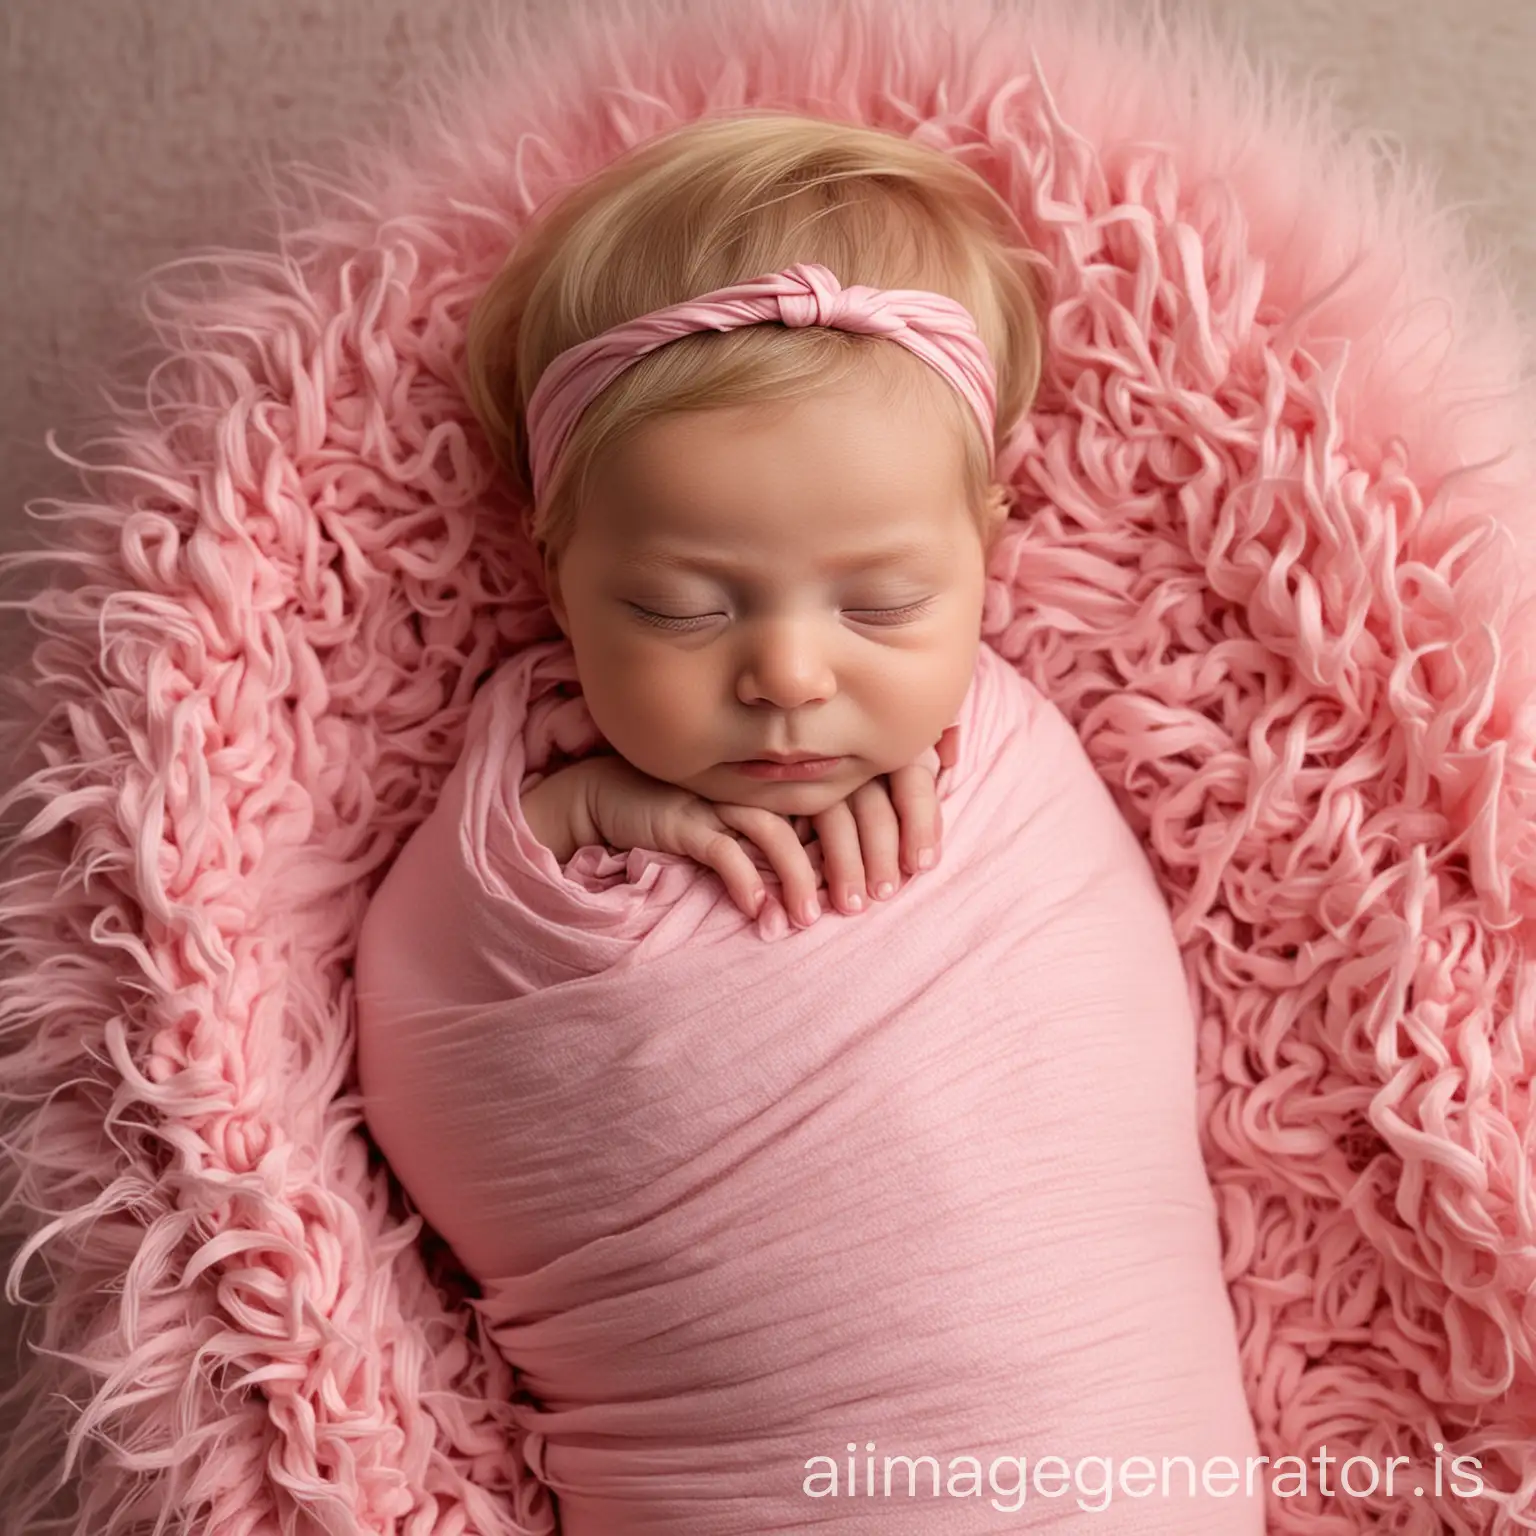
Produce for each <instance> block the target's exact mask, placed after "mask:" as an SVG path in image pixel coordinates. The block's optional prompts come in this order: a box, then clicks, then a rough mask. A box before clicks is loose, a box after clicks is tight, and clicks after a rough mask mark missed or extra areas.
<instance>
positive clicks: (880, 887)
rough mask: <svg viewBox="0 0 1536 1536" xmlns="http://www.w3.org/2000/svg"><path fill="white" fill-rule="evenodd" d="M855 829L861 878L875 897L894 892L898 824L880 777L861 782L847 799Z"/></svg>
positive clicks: (897, 882)
mask: <svg viewBox="0 0 1536 1536" xmlns="http://www.w3.org/2000/svg"><path fill="white" fill-rule="evenodd" d="M846 803H847V804H848V805H850V806H852V808H853V817H854V820H855V821H856V822H857V823H858V829H859V852H860V856H861V857H862V858H863V860H864V882H865V884H866V886H867V887H868V888H869V890H870V892H871V893H872V894H873V895H874V897H875V899H876V900H877V901H885V900H886V899H887V898H888V897H890V896H894V895H895V894H896V887H897V886H898V885H900V884H901V862H900V854H901V825H900V823H899V822H898V820H897V818H896V807H895V806H893V805H892V804H891V796H890V791H889V790H888V789H887V788H886V784H885V780H884V779H871V780H870V781H869V782H868V783H867V784H863V785H861V786H860V787H859V788H858V789H856V790H855V791H854V792H853V794H852V795H850V796H849V798H848V800H847V802H846Z"/></svg>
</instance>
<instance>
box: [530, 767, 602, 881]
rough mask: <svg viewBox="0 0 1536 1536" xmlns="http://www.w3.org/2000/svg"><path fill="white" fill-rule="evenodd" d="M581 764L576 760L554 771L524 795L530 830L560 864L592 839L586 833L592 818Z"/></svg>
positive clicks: (565, 861)
mask: <svg viewBox="0 0 1536 1536" xmlns="http://www.w3.org/2000/svg"><path fill="white" fill-rule="evenodd" d="M580 766H581V765H580V764H579V763H573V764H571V766H570V767H569V768H562V769H561V770H560V771H559V772H558V773H552V774H550V775H549V776H548V777H547V778H544V779H541V780H540V781H539V782H538V783H537V784H535V785H534V786H533V788H532V789H530V790H527V791H526V792H525V793H524V794H523V797H522V811H523V820H524V821H526V822H527V823H528V830H529V831H530V832H532V833H533V835H534V838H535V840H536V841H537V842H539V843H540V844H541V845H542V846H543V847H545V848H547V849H549V851H550V852H551V853H552V854H553V855H554V856H555V862H556V863H557V864H565V863H567V862H568V861H569V860H570V858H571V856H572V855H573V854H574V853H575V852H576V850H577V849H578V848H581V847H583V846H585V844H586V843H588V842H590V841H591V840H592V839H591V837H590V835H588V836H583V822H584V821H585V822H586V823H588V824H590V820H591V818H590V816H588V815H587V814H586V796H585V792H584V790H583V787H582V785H581V783H580V782H579V775H577V773H576V769H578V768H579V767H580Z"/></svg>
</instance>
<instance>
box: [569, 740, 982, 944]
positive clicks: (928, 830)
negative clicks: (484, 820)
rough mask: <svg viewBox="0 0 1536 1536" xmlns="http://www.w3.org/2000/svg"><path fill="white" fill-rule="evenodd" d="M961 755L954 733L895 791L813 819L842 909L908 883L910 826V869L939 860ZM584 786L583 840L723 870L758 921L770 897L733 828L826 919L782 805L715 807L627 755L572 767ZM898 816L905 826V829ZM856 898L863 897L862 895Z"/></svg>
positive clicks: (580, 791)
mask: <svg viewBox="0 0 1536 1536" xmlns="http://www.w3.org/2000/svg"><path fill="white" fill-rule="evenodd" d="M953 761H954V729H953V727H951V729H950V730H948V731H946V732H945V733H944V735H943V736H942V737H941V738H940V740H939V743H938V748H937V756H936V757H935V754H934V753H933V752H931V751H930V752H927V753H924V754H923V757H922V758H919V759H918V761H917V762H916V763H912V764H909V765H908V766H906V767H905V768H899V769H897V770H895V772H893V773H891V774H889V775H887V777H888V778H889V780H890V786H891V787H890V789H889V790H887V789H886V787H885V785H884V784H883V783H882V781H881V780H879V779H872V780H871V781H870V782H869V783H868V784H865V785H863V786H862V787H861V788H859V789H858V790H856V791H855V792H854V793H853V794H852V795H851V796H849V797H848V799H847V800H844V801H841V802H839V803H838V804H837V805H834V806H831V807H829V808H828V809H827V810H825V811H822V812H821V813H820V814H818V815H817V816H815V817H813V818H811V824H812V826H813V827H814V829H815V831H816V834H817V836H818V837H819V838H820V839H821V842H822V853H823V868H822V873H823V876H824V877H825V879H826V882H827V886H828V889H829V890H831V891H832V892H833V893H834V900H838V899H839V897H840V904H841V906H842V909H843V910H844V911H847V912H856V911H859V910H860V909H861V908H862V906H863V902H864V898H865V897H866V896H867V894H868V890H867V882H868V883H872V884H873V885H874V887H875V890H876V893H877V895H879V896H881V897H883V896H884V895H889V894H890V891H882V890H881V889H880V888H881V886H882V885H885V884H889V886H890V890H891V891H894V889H895V887H896V884H897V882H898V881H899V880H900V878H901V876H900V871H899V869H898V868H897V845H898V841H900V833H902V832H905V834H906V838H905V849H904V851H905V855H906V858H905V863H906V867H907V870H908V872H909V873H913V874H915V873H916V872H917V871H918V869H919V868H920V867H921V866H920V864H919V852H920V850H921V849H923V848H931V849H932V850H933V852H934V857H935V860H937V857H938V844H939V832H940V826H939V810H938V797H937V794H936V793H935V789H934V781H935V779H936V777H937V774H938V772H939V771H940V770H941V769H943V768H946V767H948V766H950V765H951V764H952V763H953ZM567 775H569V776H570V778H571V780H572V783H573V788H574V789H575V790H576V793H575V796H574V799H575V804H574V807H573V829H574V830H573V836H574V839H575V846H576V847H581V846H582V845H583V844H586V843H591V842H597V841H599V840H600V841H603V842H606V843H608V844H609V845H610V846H611V847H614V848H621V849H622V848H655V849H656V850H657V851H658V852H661V853H676V854H680V855H682V856H683V857H685V858H691V859H693V860H694V861H695V862H697V863H700V864H703V865H706V866H707V867H708V868H710V869H713V870H714V871H715V872H716V873H717V874H718V875H719V876H720V878H721V880H722V881H723V882H724V883H725V887H726V890H727V891H728V892H729V893H730V895H731V899H732V900H733V901H734V902H735V903H736V904H737V906H739V907H740V908H741V909H742V911H743V912H745V913H746V914H747V915H748V916H749V917H750V916H754V915H755V914H756V913H757V912H758V910H759V909H760V907H761V906H762V902H763V898H764V896H765V894H766V892H765V890H764V887H763V881H762V877H761V875H760V874H759V873H758V870H757V866H756V865H755V864H754V863H753V862H752V860H751V858H750V857H749V856H748V854H747V851H746V849H745V848H744V847H743V846H742V845H741V843H740V842H739V841H738V840H737V837H736V836H734V835H733V834H740V835H741V836H743V837H747V838H750V839H751V841H752V842H754V843H755V844H756V845H757V846H758V847H759V848H761V849H762V851H763V853H764V855H765V856H766V857H767V859H768V861H769V863H770V864H772V866H773V868H774V872H775V873H776V874H777V875H778V877H779V880H780V882H781V884H782V886H783V901H784V907H785V910H786V911H787V912H788V913H789V914H790V916H791V917H792V918H793V919H794V920H795V921H797V922H799V923H801V924H802V926H808V925H809V924H810V923H812V922H814V921H815V920H816V918H817V917H818V916H820V910H821V909H820V903H819V902H818V901H817V897H816V891H817V888H818V880H817V875H816V870H815V867H814V866H813V865H812V863H811V859H810V855H809V854H808V853H807V852H806V850H805V848H804V846H803V845H802V844H801V842H800V838H799V836H798V835H797V833H796V832H795V829H794V826H793V825H792V824H791V822H790V821H789V820H788V819H786V818H785V817H783V816H781V815H780V814H779V813H778V812H777V811H770V810H766V809H764V808H763V807H761V806H745V805H733V804H723V803H715V802H712V801H709V800H705V799H703V798H702V797H701V796H698V795H695V794H694V793H693V792H692V791H691V790H686V789H680V788H678V787H677V786H676V785H675V784H667V783H665V782H663V781H662V780H660V779H653V778H651V777H650V775H649V774H645V773H642V772H640V770H639V769H638V768H635V767H634V766H633V765H632V764H630V763H628V762H626V761H625V760H624V759H623V758H621V757H616V756H607V755H604V756H599V757H594V758H588V759H586V760H585V761H583V762H581V763H577V764H575V765H573V767H572V768H570V769H567V770H565V773H564V774H562V775H561V777H566V776H567ZM898 818H899V821H900V826H899V827H898ZM853 897H857V898H859V899H858V900H853V899H852V898H853Z"/></svg>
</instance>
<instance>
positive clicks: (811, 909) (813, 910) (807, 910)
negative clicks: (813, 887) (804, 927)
mask: <svg viewBox="0 0 1536 1536" xmlns="http://www.w3.org/2000/svg"><path fill="white" fill-rule="evenodd" d="M800 915H801V917H803V918H804V919H805V920H806V922H808V923H814V922H815V921H816V919H817V918H818V917H820V916H821V904H820V902H817V901H815V900H812V901H808V902H806V904H805V905H804V906H803V907H801V908H800Z"/></svg>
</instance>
